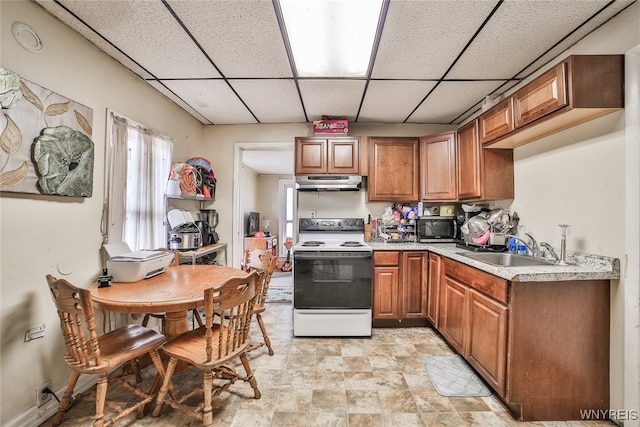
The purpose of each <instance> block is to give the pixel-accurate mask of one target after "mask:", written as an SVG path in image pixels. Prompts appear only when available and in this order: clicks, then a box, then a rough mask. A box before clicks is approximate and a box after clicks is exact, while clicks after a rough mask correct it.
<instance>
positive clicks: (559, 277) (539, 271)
mask: <svg viewBox="0 0 640 427" xmlns="http://www.w3.org/2000/svg"><path fill="white" fill-rule="evenodd" d="M369 245H371V247H372V248H373V250H374V251H429V252H433V253H436V254H439V255H442V256H445V257H447V258H451V259H453V260H456V261H459V262H461V263H463V264H466V265H469V266H471V267H475V268H477V269H478V270H482V271H486V272H487V273H490V274H493V275H494V276H498V277H501V278H503V279H506V280H510V281H512V282H557V281H571V280H615V279H619V278H620V260H619V259H618V258H609V257H605V256H600V255H592V254H585V253H581V252H572V251H568V252H567V262H569V263H570V264H571V265H566V266H564V265H549V266H546V265H544V266H529V267H498V266H495V265H492V264H487V263H485V262H482V261H477V260H474V259H472V258H469V257H466V256H464V254H465V253H468V254H470V253H473V252H471V251H468V250H465V249H462V248H459V247H457V246H456V245H455V244H454V243H435V244H428V243H386V242H376V241H371V242H369Z"/></svg>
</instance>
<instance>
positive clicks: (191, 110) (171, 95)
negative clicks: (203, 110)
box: [148, 81, 211, 125]
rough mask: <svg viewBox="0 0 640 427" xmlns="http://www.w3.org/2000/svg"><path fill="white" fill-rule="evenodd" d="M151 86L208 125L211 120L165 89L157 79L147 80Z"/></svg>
mask: <svg viewBox="0 0 640 427" xmlns="http://www.w3.org/2000/svg"><path fill="white" fill-rule="evenodd" d="M148 83H149V84H150V85H151V86H153V87H155V88H156V89H157V90H158V91H159V92H161V93H163V94H164V95H165V96H166V97H167V98H169V99H170V100H172V101H173V102H175V103H176V104H177V105H178V107H180V108H182V109H183V110H184V111H186V112H187V113H189V114H191V115H192V116H193V117H195V118H196V119H198V121H199V122H200V123H202V124H204V125H210V124H211V122H210V121H209V120H207V119H206V118H205V117H204V116H203V115H202V114H200V113H198V112H197V111H196V110H194V109H193V108H191V106H190V105H189V104H187V103H186V102H184V101H183V100H182V99H180V98H179V97H178V96H177V95H176V94H174V93H173V92H171V91H170V90H169V89H167V88H166V87H165V86H164V85H163V84H162V83H160V82H158V81H150V82H148Z"/></svg>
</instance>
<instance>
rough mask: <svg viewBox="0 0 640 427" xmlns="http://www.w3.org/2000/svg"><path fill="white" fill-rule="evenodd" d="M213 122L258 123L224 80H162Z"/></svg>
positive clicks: (218, 123)
mask: <svg viewBox="0 0 640 427" xmlns="http://www.w3.org/2000/svg"><path fill="white" fill-rule="evenodd" d="M162 83H163V84H165V85H166V86H167V87H168V88H169V89H171V90H172V91H174V92H175V93H179V94H180V97H181V98H182V99H183V100H184V101H185V102H187V103H188V104H189V105H190V106H191V107H192V108H193V109H194V110H196V111H198V112H199V113H200V114H202V115H203V116H204V117H206V118H207V119H208V120H210V121H211V122H212V123H213V124H217V125H221V124H240V123H257V122H256V119H255V118H254V117H253V116H252V115H251V113H250V112H249V110H247V108H246V107H245V106H244V105H243V104H242V102H240V100H239V99H238V97H237V96H236V94H235V93H233V91H232V90H231V88H229V86H228V85H227V84H226V83H225V82H224V81H223V80H165V81H163V82H162Z"/></svg>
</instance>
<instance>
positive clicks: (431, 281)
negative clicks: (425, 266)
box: [427, 252, 442, 328]
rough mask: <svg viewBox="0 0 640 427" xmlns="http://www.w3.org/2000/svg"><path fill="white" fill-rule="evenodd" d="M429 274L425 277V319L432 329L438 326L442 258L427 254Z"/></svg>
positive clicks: (431, 253) (430, 253)
mask: <svg viewBox="0 0 640 427" xmlns="http://www.w3.org/2000/svg"><path fill="white" fill-rule="evenodd" d="M428 257H429V274H428V277H427V319H428V320H429V321H430V322H431V324H432V325H433V326H434V327H436V328H437V327H438V325H439V319H438V317H439V313H440V283H441V277H442V257H441V256H440V255H438V254H434V253H433V252H429V255H428Z"/></svg>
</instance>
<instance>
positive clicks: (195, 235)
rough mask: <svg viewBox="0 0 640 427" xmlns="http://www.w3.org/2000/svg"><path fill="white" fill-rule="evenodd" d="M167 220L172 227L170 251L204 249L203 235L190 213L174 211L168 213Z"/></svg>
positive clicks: (179, 210)
mask: <svg viewBox="0 0 640 427" xmlns="http://www.w3.org/2000/svg"><path fill="white" fill-rule="evenodd" d="M167 218H168V220H169V225H170V226H171V232H170V233H169V249H171V250H178V251H189V250H192V249H198V248H200V247H202V233H201V231H200V229H199V228H198V227H197V226H196V224H195V222H194V221H193V217H192V216H191V213H190V212H188V211H184V210H181V209H172V210H170V211H169V212H168V213H167Z"/></svg>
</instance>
